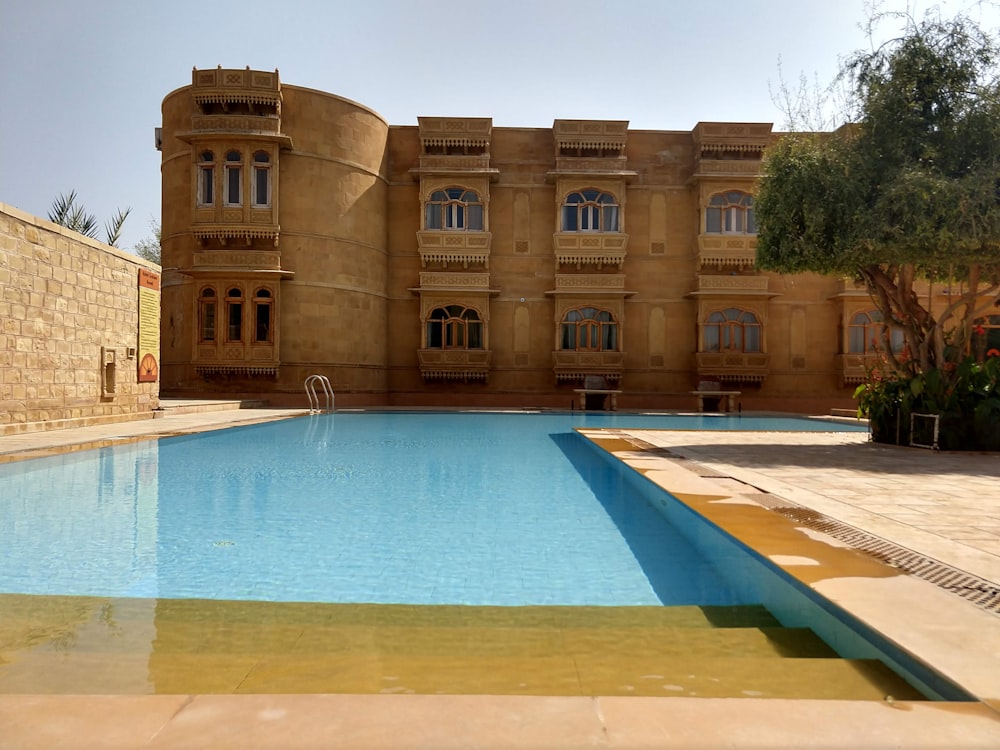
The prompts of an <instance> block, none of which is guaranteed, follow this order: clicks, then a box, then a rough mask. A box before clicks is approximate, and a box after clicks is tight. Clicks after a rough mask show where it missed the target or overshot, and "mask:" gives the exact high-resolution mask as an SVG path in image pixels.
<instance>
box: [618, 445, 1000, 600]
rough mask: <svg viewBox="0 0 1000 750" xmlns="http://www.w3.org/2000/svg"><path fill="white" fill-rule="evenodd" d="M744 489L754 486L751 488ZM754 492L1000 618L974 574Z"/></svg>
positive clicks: (992, 590) (704, 471)
mask: <svg viewBox="0 0 1000 750" xmlns="http://www.w3.org/2000/svg"><path fill="white" fill-rule="evenodd" d="M608 432H612V430H608ZM614 432H617V431H614ZM617 437H620V438H622V439H623V440H627V441H628V442H630V443H632V444H633V445H634V446H635V447H636V448H638V449H640V450H643V451H646V452H648V453H650V454H652V455H656V456H662V457H664V458H671V459H673V460H675V461H678V462H683V463H684V464H685V465H686V466H687V467H688V468H689V469H691V470H692V471H694V472H696V473H697V474H698V475H699V476H702V477H706V478H714V479H731V477H729V476H727V475H725V474H721V473H720V472H718V471H715V470H714V469H710V468H708V467H706V466H702V465H701V464H698V463H696V462H694V461H690V460H688V459H684V458H682V457H681V456H678V455H677V454H676V453H671V452H670V450H669V449H668V448H661V447H659V446H655V445H653V444H652V443H647V442H646V441H645V440H641V439H639V438H636V437H635V436H634V435H626V434H623V433H619V434H617ZM735 481H739V480H735ZM745 486H747V487H751V486H752V485H745ZM753 490H754V492H752V493H750V494H752V495H753V499H754V501H755V502H757V503H759V504H760V505H761V506H763V507H765V508H767V509H768V510H770V511H773V512H775V513H779V514H780V515H782V516H785V517H786V518H789V519H791V520H793V521H795V522H796V523H798V524H801V525H802V526H805V527H808V528H810V529H813V530H815V531H820V532H822V533H824V534H827V535H828V536H831V537H833V538H834V539H836V540H838V541H840V542H844V543H845V544H847V545H850V546H851V547H853V548H854V549H857V550H860V551H862V552H866V553H867V554H869V555H871V556H872V557H874V558H875V559H877V560H879V561H881V562H883V563H885V564H886V565H890V566H892V567H894V568H896V569H898V570H901V571H902V572H904V573H907V574H909V575H912V576H916V577H917V578H921V579H923V580H925V581H928V582H930V583H933V584H934V585H936V586H938V587H939V588H942V589H944V590H945V591H949V592H951V593H952V594H955V595H957V596H960V597H962V598H963V599H965V600H966V601H969V602H972V603H973V604H975V605H976V606H978V607H980V608H982V609H985V610H986V611H987V612H991V613H993V614H995V615H1000V587H998V586H997V585H996V584H995V583H993V582H992V581H989V580H987V579H985V578H980V577H979V576H976V575H972V574H971V573H966V572H965V571H963V570H959V569H958V568H953V567H952V566H950V565H948V564H946V563H943V562H940V561H939V560H935V559H934V558H931V557H927V556H926V555H923V554H920V553H919V552H914V551H913V550H911V549H907V548H906V547H901V546H899V545H898V544H895V543H893V542H890V541H887V540H885V539H882V538H881V537H877V536H875V535H874V534H869V533H868V532H866V531H862V530H861V529H858V528H855V527H854V526H851V525H849V524H846V523H843V522H841V521H837V520H836V519H833V518H830V517H829V516H826V515H823V514H822V513H818V512H816V511H814V510H811V509H810V508H806V507H803V506H801V505H796V504H795V503H791V502H789V501H788V500H785V499H784V498H780V497H776V496H774V495H770V494H768V493H766V492H763V491H761V490H759V489H758V488H756V487H754V488H753Z"/></svg>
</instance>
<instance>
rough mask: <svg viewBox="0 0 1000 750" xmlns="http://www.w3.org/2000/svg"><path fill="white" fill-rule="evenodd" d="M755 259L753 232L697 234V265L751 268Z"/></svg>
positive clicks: (755, 241) (702, 266) (701, 266)
mask: <svg viewBox="0 0 1000 750" xmlns="http://www.w3.org/2000/svg"><path fill="white" fill-rule="evenodd" d="M756 261H757V235H755V234H700V235H698V267H699V268H704V267H705V266H714V267H716V268H733V267H735V268H738V269H740V270H742V269H744V268H753V267H754V264H755V263H756Z"/></svg>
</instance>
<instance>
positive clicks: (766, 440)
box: [622, 430, 1000, 586]
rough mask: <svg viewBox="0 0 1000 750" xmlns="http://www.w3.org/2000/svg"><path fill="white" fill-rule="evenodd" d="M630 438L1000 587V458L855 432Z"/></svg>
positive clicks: (641, 433) (653, 433)
mask: <svg viewBox="0 0 1000 750" xmlns="http://www.w3.org/2000/svg"><path fill="white" fill-rule="evenodd" d="M622 432H625V433H628V434H632V435H635V436H636V437H639V438H641V439H643V440H645V441H647V442H649V443H651V444H653V445H655V446H657V447H662V448H666V449H668V450H669V452H670V453H671V454H673V455H677V456H680V457H683V458H686V459H690V460H691V461H695V462H697V463H698V464H700V465H701V466H704V467H706V468H708V469H710V470H712V471H714V472H715V473H718V474H721V475H723V476H728V477H732V478H733V479H736V480H738V481H740V482H743V483H745V484H748V485H751V486H752V487H755V488H757V489H759V490H761V491H764V492H767V493H770V494H771V495H775V496H777V497H781V498H785V499H786V500H791V501H792V502H794V503H797V504H799V505H803V506H805V507H807V508H810V509H812V510H814V511H817V512H819V513H822V514H824V515H827V516H829V517H831V518H834V519H837V520H838V521H842V522H844V523H847V524H849V525H851V526H855V527H857V528H858V529H861V530H864V531H867V532H869V533H871V534H874V535H876V536H879V537H882V538H883V539H887V540H890V541H892V542H895V543H897V544H899V545H901V546H903V547H906V548H908V549H911V550H914V551H916V552H920V553H922V554H924V555H927V556H928V557H932V558H934V559H936V560H939V561H941V562H944V563H947V564H949V565H953V566H955V567H956V568H960V569H962V570H965V571H967V572H969V573H972V574H974V575H977V576H981V577H983V578H985V579H987V580H989V581H992V582H993V583H995V584H997V585H998V586H1000V453H940V452H932V451H929V450H922V449H917V448H903V447H898V446H888V445H879V444H876V443H871V442H869V441H868V436H867V434H865V433H851V432H833V433H810V432H799V433H789V432H786V433H775V432H680V431H670V432H667V431H660V430H623V431H622Z"/></svg>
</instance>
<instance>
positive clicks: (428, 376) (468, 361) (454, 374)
mask: <svg viewBox="0 0 1000 750" xmlns="http://www.w3.org/2000/svg"><path fill="white" fill-rule="evenodd" d="M491 354H492V352H490V350H489V349H418V350H417V359H418V360H419V362H420V374H421V376H423V378H424V380H482V381H485V380H486V377H487V375H488V374H489V371H490V355H491Z"/></svg>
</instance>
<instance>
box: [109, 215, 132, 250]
mask: <svg viewBox="0 0 1000 750" xmlns="http://www.w3.org/2000/svg"><path fill="white" fill-rule="evenodd" d="M130 213H132V208H131V207H129V208H126V209H125V210H124V211H122V210H121V209H120V208H119V209H118V213H117V214H115V215H114V216H113V217H112V219H111V220H110V221H109V222H107V223H106V224H105V225H104V232H105V234H107V237H108V244H109V245H112V246H113V247H118V240H120V239H121V237H122V226H123V225H124V224H125V219H127V218H128V215H129V214H130Z"/></svg>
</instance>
